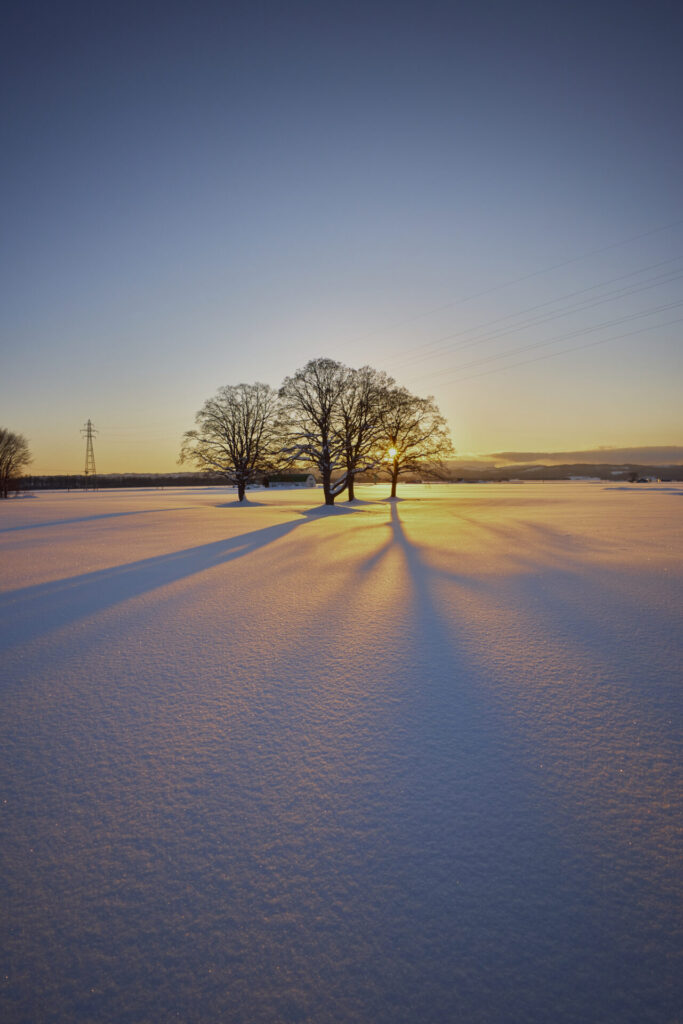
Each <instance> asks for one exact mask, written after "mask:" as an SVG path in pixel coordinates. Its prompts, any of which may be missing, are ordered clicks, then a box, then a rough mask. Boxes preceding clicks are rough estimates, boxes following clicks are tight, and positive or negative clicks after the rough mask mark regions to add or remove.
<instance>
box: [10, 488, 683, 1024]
mask: <svg viewBox="0 0 683 1024" xmlns="http://www.w3.org/2000/svg"><path fill="white" fill-rule="evenodd" d="M401 493H402V497H403V499H404V500H401V501H398V502H387V501H385V500H382V499H383V498H384V497H385V495H386V488H385V487H380V486H377V487H370V486H369V487H362V488H359V497H360V499H361V500H360V501H359V502H358V503H356V504H355V505H354V506H352V508H351V509H350V510H349V509H348V507H347V506H345V505H344V503H343V502H342V503H340V505H339V506H338V507H337V508H336V509H335V511H334V512H333V513H332V514H328V513H325V512H324V511H321V510H320V509H319V508H318V507H317V506H319V503H320V500H321V492H320V491H319V490H315V491H305V490H296V491H281V490H277V491H272V492H269V491H253V492H249V495H250V501H251V504H250V505H249V507H246V508H244V507H235V506H234V495H233V493H232V492H231V491H229V490H227V489H226V491H222V490H220V489H206V490H204V489H196V490H190V489H187V490H186V489H177V490H176V489H174V490H167V491H119V492H107V491H102V492H98V493H94V494H92V493H91V494H79V493H71V494H66V493H64V492H56V493H40V494H38V495H37V496H36V497H34V498H26V499H22V500H17V501H9V502H4V503H2V505H0V545H1V547H2V553H1V561H0V564H1V565H2V567H3V568H2V576H1V578H0V604H1V606H2V615H1V616H0V646H1V647H2V661H1V664H2V679H3V682H2V698H3V699H2V714H1V716H0V757H1V758H2V793H1V799H2V805H1V808H2V819H1V820H2V837H1V840H2V841H1V845H0V858H1V862H2V886H3V903H4V907H5V911H4V913H3V920H4V923H3V925H2V929H3V943H2V945H3V950H4V954H3V964H2V967H3V970H2V972H1V973H0V981H1V984H2V987H1V989H0V1017H1V1018H2V1019H3V1020H4V1021H8V1022H13V1021H32V1022H34V1021H35V1022H42V1021H45V1022H47V1021H51V1022H52V1021H54V1022H62V1021H63V1022H66V1021H88V1022H90V1021H98V1022H99V1021H102V1022H114V1021H117V1022H118V1021H122V1020H131V1021H135V1022H136V1024H138V1022H150V1024H151V1022H155V1024H156V1022H159V1021H166V1020H179V1021H186V1022H198V1024H199V1022H209V1021H219V1020H220V1021H235V1022H245V1024H246V1022H274V1021H285V1022H290V1021H291V1022H316V1024H319V1022H325V1021H331V1022H355V1021H357V1022H375V1021H376V1022H387V1024H393V1022H403V1021H404V1022H416V1021H420V1022H434V1024H441V1022H444V1021H460V1020H462V1021H468V1022H475V1024H476V1022H486V1024H490V1022H495V1024H497V1022H501V1024H503V1022H505V1024H507V1022H517V1021H519V1022H536V1021H538V1022H539V1024H540V1022H547V1021H549V1020H552V1021H555V1022H574V1021H576V1022H579V1021H581V1022H586V1021H600V1022H611V1021H614V1022H617V1021H618V1022H630V1021H631V1022H633V1024H636V1022H638V1024H640V1022H647V1021H651V1022H664V1021H666V1022H673V1021H675V1020H677V1019H678V1017H677V1015H678V1014H679V1007H680V1005H681V994H682V993H681V985H680V981H679V978H680V975H681V962H680V959H681V957H680V954H681V942H680V938H681V934H680V852H681V836H680V820H681V817H680V811H681V807H680V794H681V785H680V784H681V766H680V748H679V746H678V743H679V739H680V690H679V686H680V650H681V645H680V636H681V631H680V626H681V622H680V608H681V596H682V590H683V586H682V582H683V571H682V564H681V557H680V554H681V544H680V541H681V536H680V522H681V512H682V511H683V501H682V498H683V489H682V488H677V487H675V486H673V487H666V488H665V487H662V488H655V487H647V488H645V487H642V486H641V487H639V488H638V487H634V488H623V487H609V486H603V485H600V484H582V483H572V484H568V483H558V484H544V485H541V484H524V485H514V484H512V485H495V484H492V485H460V486H437V485H433V486H405V487H403V489H402V491H401Z"/></svg>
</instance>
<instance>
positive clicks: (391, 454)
mask: <svg viewBox="0 0 683 1024" xmlns="http://www.w3.org/2000/svg"><path fill="white" fill-rule="evenodd" d="M387 454H388V456H389V458H390V459H391V461H392V462H393V461H394V459H395V458H396V456H397V455H398V451H397V450H396V448H390V449H389V451H388V452H387Z"/></svg>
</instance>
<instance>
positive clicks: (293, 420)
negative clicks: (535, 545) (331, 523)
mask: <svg viewBox="0 0 683 1024" xmlns="http://www.w3.org/2000/svg"><path fill="white" fill-rule="evenodd" d="M351 373H352V371H351V370H350V369H349V368H348V366H344V364H343V363H337V362H335V360H334V359H312V360H311V361H310V362H308V363H306V365H305V366H304V367H303V369H301V370H297V372H296V373H295V374H294V375H293V376H292V377H286V378H285V380H284V381H283V383H282V387H281V388H280V402H281V411H282V419H281V429H282V435H283V453H284V455H285V456H286V457H287V459H288V461H289V463H290V464H293V463H300V464H303V465H306V466H310V465H312V466H314V467H315V468H316V469H317V470H318V472H319V473H320V477H321V480H322V485H323V491H324V493H325V504H326V505H334V499H335V498H336V497H337V495H339V494H341V493H342V491H343V490H344V488H345V487H346V485H347V479H348V475H347V472H346V471H345V465H346V462H345V452H344V438H343V435H342V434H340V430H339V414H340V406H341V400H342V395H343V394H344V392H345V390H346V388H347V387H348V384H349V379H350V376H351ZM342 469H344V472H342V475H341V476H340V477H338V478H337V479H335V480H333V477H334V475H335V473H336V472H337V471H339V470H342Z"/></svg>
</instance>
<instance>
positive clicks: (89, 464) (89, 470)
mask: <svg viewBox="0 0 683 1024" xmlns="http://www.w3.org/2000/svg"><path fill="white" fill-rule="evenodd" d="M96 433H97V431H96V430H95V428H94V427H93V425H92V423H91V421H90V420H88V422H87V423H86V424H85V426H84V427H83V429H82V430H81V434H82V435H83V436H84V437H85V486H86V489H87V487H88V481H89V479H92V481H93V486H95V474H96V472H97V470H96V469H95V450H94V448H93V446H92V439H93V434H96Z"/></svg>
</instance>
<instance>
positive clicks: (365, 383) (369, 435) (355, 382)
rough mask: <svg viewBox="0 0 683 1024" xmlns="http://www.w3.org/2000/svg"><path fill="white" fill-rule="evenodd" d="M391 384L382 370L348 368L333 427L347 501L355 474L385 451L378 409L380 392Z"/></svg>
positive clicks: (372, 465)
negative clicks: (342, 462) (343, 471)
mask: <svg viewBox="0 0 683 1024" xmlns="http://www.w3.org/2000/svg"><path fill="white" fill-rule="evenodd" d="M393 387H395V382H394V381H393V380H392V379H391V377H387V375H386V373H381V372H379V371H378V370H373V368H372V367H371V366H362V367H361V368H360V369H359V370H351V371H350V372H349V374H348V379H347V382H346V386H345V387H344V388H343V390H342V392H341V394H340V398H339V410H338V415H337V424H336V427H335V430H336V433H337V435H338V438H339V441H340V444H341V448H342V452H343V457H344V463H345V467H346V486H347V488H348V492H349V501H353V499H354V497H355V490H354V485H355V477H356V474H357V473H362V472H363V471H365V470H368V469H375V468H376V467H377V466H378V465H380V463H381V461H382V458H383V456H384V454H385V452H384V451H383V450H382V447H381V436H382V423H381V421H380V418H379V411H380V408H381V405H382V402H383V396H384V393H385V392H386V391H387V390H389V389H391V388H393Z"/></svg>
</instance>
